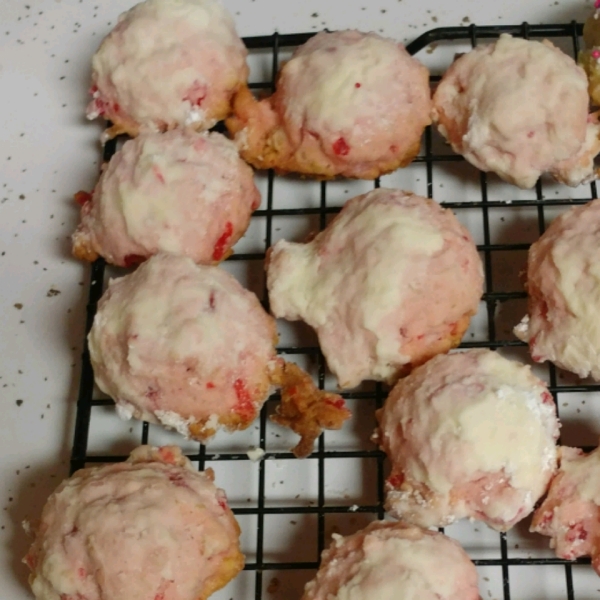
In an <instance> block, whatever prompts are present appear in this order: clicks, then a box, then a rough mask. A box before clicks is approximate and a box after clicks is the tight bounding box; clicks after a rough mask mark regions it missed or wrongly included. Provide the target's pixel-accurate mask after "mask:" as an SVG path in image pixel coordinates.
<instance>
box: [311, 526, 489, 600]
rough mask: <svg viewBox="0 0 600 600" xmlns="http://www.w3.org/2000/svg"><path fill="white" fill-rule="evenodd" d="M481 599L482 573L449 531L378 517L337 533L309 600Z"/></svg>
mask: <svg viewBox="0 0 600 600" xmlns="http://www.w3.org/2000/svg"><path fill="white" fill-rule="evenodd" d="M374 598H377V600H395V599H396V598H419V599H422V600H477V599H478V598H479V594H478V592H477V574H476V571H475V567H474V565H473V563H471V561H470V560H469V558H468V557H467V555H466V553H465V552H464V550H462V548H461V547H460V546H459V545H458V544H457V543H456V542H455V541H453V540H450V539H449V538H447V537H446V536H443V535H441V534H439V533H434V532H431V531H423V530H420V529H418V528H416V527H408V526H406V525H403V524H401V523H383V522H376V523H373V524H371V525H370V526H369V527H367V528H366V529H364V530H362V531H359V532H357V533H355V534H354V535H351V536H348V537H346V538H344V537H342V536H334V542H333V544H332V545H331V546H330V548H329V549H328V550H326V551H325V552H324V553H323V559H322V563H321V568H320V570H319V572H318V573H317V576H316V578H315V579H314V580H313V581H311V582H309V583H308V584H307V585H306V588H305V593H304V596H303V600H372V599H374Z"/></svg>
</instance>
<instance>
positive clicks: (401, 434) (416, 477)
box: [376, 350, 559, 531]
mask: <svg viewBox="0 0 600 600" xmlns="http://www.w3.org/2000/svg"><path fill="white" fill-rule="evenodd" d="M377 416H378V420H379V429H378V431H377V433H376V441H378V443H379V444H380V446H381V448H382V449H383V450H384V451H385V452H386V454H387V455H388V458H389V460H390V462H391V467H392V468H391V473H390V476H389V477H388V479H387V481H386V508H387V510H389V511H390V512H391V513H392V514H393V515H395V516H397V517H399V518H402V519H404V520H406V521H408V522H410V523H414V524H416V525H419V526H421V527H441V526H445V525H449V524H450V523H453V522H454V521H456V520H458V519H462V518H465V517H469V518H471V519H477V520H480V521H484V522H485V523H487V524H488V525H489V526H490V527H492V528H494V529H497V530H499V531H506V530H508V529H510V528H511V527H512V526H513V525H514V524H515V523H517V522H519V521H520V520H521V519H524V518H525V517H526V516H527V515H528V514H530V513H531V512H532V510H533V508H534V506H535V503H536V502H537V501H538V499H539V498H540V497H541V496H542V495H543V494H544V493H545V492H546V489H547V487H548V484H549V482H550V479H551V477H552V476H553V474H554V472H555V470H556V456H557V449H556V439H557V438H558V428H559V424H558V420H557V417H556V408H555V405H554V402H553V399H552V395H551V394H550V393H549V392H548V389H547V388H546V386H545V385H544V383H542V381H540V380H539V379H537V378H536V377H534V375H533V374H532V373H531V369H530V367H529V366H525V365H522V364H519V363H517V362H513V361H509V360H507V359H505V358H503V357H502V356H500V355H499V354H497V353H495V352H492V351H490V350H470V351H467V352H457V353H454V354H449V355H444V356H437V357H435V358H434V359H432V360H431V361H429V362H428V363H426V364H425V365H423V366H421V367H419V368H418V369H415V370H414V371H413V372H412V373H411V374H410V375H409V376H408V377H406V378H405V379H402V380H400V381H399V382H398V383H397V384H396V386H395V387H394V388H393V389H392V391H391V392H390V395H389V397H388V399H387V400H386V403H385V405H384V407H383V409H381V410H380V411H378V415H377Z"/></svg>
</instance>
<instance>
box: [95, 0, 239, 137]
mask: <svg viewBox="0 0 600 600" xmlns="http://www.w3.org/2000/svg"><path fill="white" fill-rule="evenodd" d="M246 56H247V51H246V48H245V47H244V45H243V43H242V41H241V40H240V38H239V37H238V35H237V33H236V31H235V27H234V23H233V19H232V18H231V16H230V15H229V14H228V13H227V11H226V10H225V9H224V8H223V7H222V6H221V4H220V3H219V2H217V1H216V0H146V1H145V2H142V3H141V4H137V5H136V6H134V7H133V8H132V9H130V10H128V11H127V12H126V13H123V14H122V15H121V16H120V17H119V22H118V23H117V26H116V27H115V28H114V29H113V30H112V32H111V33H110V34H109V35H108V36H107V37H106V38H104V40H103V41H102V44H101V45H100V48H99V49H98V51H97V52H96V54H94V57H93V59H92V88H91V90H90V93H91V94H92V98H93V99H92V101H91V102H90V104H89V105H88V108H87V117H88V119H95V118H96V117H99V116H102V117H104V118H105V119H106V120H107V121H111V122H112V123H113V126H112V127H111V128H110V129H109V130H108V131H107V132H106V137H113V136H115V135H118V134H120V133H128V134H129V135H131V136H135V135H137V134H138V133H140V132H148V131H166V130H167V129H173V128H175V127H182V126H190V127H193V128H194V129H197V130H205V129H209V128H210V127H212V126H213V125H214V124H215V123H216V122H217V121H220V120H221V119H223V118H225V117H226V116H227V115H228V114H229V113H230V112H231V101H232V97H233V95H234V94H235V92H236V91H237V90H238V89H239V88H240V87H241V86H242V85H245V83H246V80H247V78H248V66H247V65H246Z"/></svg>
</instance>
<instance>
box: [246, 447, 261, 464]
mask: <svg viewBox="0 0 600 600" xmlns="http://www.w3.org/2000/svg"><path fill="white" fill-rule="evenodd" d="M246 454H247V455H248V458H249V459H250V460H251V461H252V462H258V461H259V460H262V459H263V457H264V456H265V451H264V450H263V449H262V448H251V449H250V450H248V452H246Z"/></svg>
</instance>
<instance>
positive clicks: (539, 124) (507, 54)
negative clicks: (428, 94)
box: [433, 34, 598, 188]
mask: <svg viewBox="0 0 600 600" xmlns="http://www.w3.org/2000/svg"><path fill="white" fill-rule="evenodd" d="M433 102H434V114H433V117H434V121H436V122H437V123H438V124H439V129H440V132H441V133H442V135H444V136H445V137H446V138H447V139H448V140H449V141H450V143H451V144H452V146H453V148H454V150H455V151H456V152H458V153H460V154H463V155H464V156H465V158H466V159H467V160H469V162H471V163H472V164H474V165H475V166H476V167H477V168H479V169H481V170H484V171H493V172H495V173H497V174H498V175H499V176H500V177H502V178H503V179H506V180H507V181H509V182H511V183H514V184H515V185H518V186H520V187H524V188H529V187H533V185H534V184H535V182H536V181H537V179H538V178H539V177H540V175H541V174H542V173H543V172H545V171H550V172H555V174H556V175H557V177H558V178H559V179H561V181H564V182H565V183H567V184H569V185H578V184H579V183H581V181H583V180H586V179H588V178H590V177H592V175H593V163H592V161H591V160H590V161H587V162H586V161H584V163H576V164H575V163H574V164H570V163H565V162H564V161H568V159H571V158H573V157H575V156H576V155H577V154H578V153H579V152H580V151H582V150H583V147H584V144H585V143H586V130H588V124H587V119H588V95H587V80H586V77H585V73H584V72H583V70H582V69H581V68H580V67H578V66H577V65H576V64H575V62H574V61H573V60H572V59H571V58H570V57H568V56H567V55H566V54H564V53H563V52H562V51H560V50H558V49H557V48H555V47H554V46H553V45H552V44H550V43H549V42H546V41H545V42H543V43H541V42H538V41H530V40H523V39H518V38H512V37H511V36H510V35H507V34H503V35H501V36H500V38H499V40H498V41H497V42H495V43H494V44H491V45H489V46H479V47H477V48H476V49H474V50H472V51H471V52H469V53H467V54H466V55H463V56H462V57H460V58H459V59H458V60H457V61H456V62H455V63H454V64H453V65H452V66H451V67H450V69H449V70H448V71H447V73H446V75H445V76H444V78H443V79H442V82H441V83H440V85H439V86H438V88H437V90H436V92H435V94H434V97H433ZM593 135H596V142H595V145H598V141H597V129H594V132H593Z"/></svg>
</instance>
